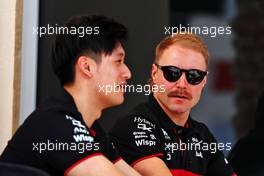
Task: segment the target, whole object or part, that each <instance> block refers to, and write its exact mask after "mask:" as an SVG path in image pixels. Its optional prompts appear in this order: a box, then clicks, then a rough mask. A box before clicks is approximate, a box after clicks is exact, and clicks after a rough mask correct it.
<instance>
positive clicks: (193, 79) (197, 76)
mask: <svg viewBox="0 0 264 176" xmlns="http://www.w3.org/2000/svg"><path fill="white" fill-rule="evenodd" d="M205 75H206V72H203V71H200V70H189V71H188V74H187V75H186V78H187V81H188V82H189V83H190V84H192V85H197V84H200V83H201V82H202V81H203V79H204V76H205Z"/></svg>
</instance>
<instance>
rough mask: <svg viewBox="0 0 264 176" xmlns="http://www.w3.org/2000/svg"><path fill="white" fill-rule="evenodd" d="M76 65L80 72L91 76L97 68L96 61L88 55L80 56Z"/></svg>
mask: <svg viewBox="0 0 264 176" xmlns="http://www.w3.org/2000/svg"><path fill="white" fill-rule="evenodd" d="M76 67H77V69H78V70H79V72H81V73H82V74H84V75H86V76H88V77H90V78H91V77H92V76H93V74H94V72H95V70H96V63H95V61H94V60H93V59H91V58H90V57H88V56H80V57H79V58H78V59H77V63H76Z"/></svg>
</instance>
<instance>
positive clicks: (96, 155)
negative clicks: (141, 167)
mask: <svg viewBox="0 0 264 176" xmlns="http://www.w3.org/2000/svg"><path fill="white" fill-rule="evenodd" d="M63 29H64V30H65V31H64V33H60V34H57V35H56V40H55V43H54V46H53V49H52V67H53V70H54V73H55V74H56V75H57V77H58V78H59V81H60V83H61V85H62V87H61V92H62V94H61V95H58V96H56V97H51V98H49V99H47V100H46V101H45V102H44V103H43V104H41V105H40V107H39V108H37V109H36V110H35V111H34V112H33V113H32V114H31V115H30V116H29V117H28V118H27V119H26V120H25V122H24V123H23V124H22V126H20V128H19V129H18V130H17V131H16V133H15V135H14V136H13V138H12V139H11V140H10V141H9V143H8V145H7V147H6V148H5V150H4V152H3V153H2V155H1V158H0V160H1V161H2V162H10V163H16V164H22V165H28V166H32V167H36V168H39V169H42V170H44V171H46V172H48V173H49V174H50V175H52V176H55V175H56V176H58V175H65V176H84V175H85V176H86V175H89V176H95V175H96V176H108V175H116V176H123V175H129V176H138V175H139V174H138V173H137V172H136V171H135V170H133V169H132V168H131V167H130V166H129V165H128V164H126V163H125V162H124V160H122V158H121V157H119V155H118V153H117V152H116V151H115V148H114V146H113V144H112V143H111V142H110V141H109V140H108V138H107V136H106V134H105V133H104V131H103V130H102V128H101V127H100V125H99V124H98V122H97V119H98V118H99V117H100V116H101V112H102V110H104V109H106V108H108V107H111V106H115V105H119V104H121V103H122V102H123V101H124V95H123V91H122V86H123V85H125V84H126V81H127V80H128V79H130V77H131V73H130V71H129V69H128V67H127V66H126V64H125V63H124V60H125V51H124V49H123V42H124V41H125V40H126V38H127V29H126V28H125V27H124V26H123V25H122V24H119V23H117V22H115V21H114V20H112V19H109V18H106V17H104V16H80V17H73V18H71V19H70V20H69V21H68V22H67V23H66V25H65V26H64V28H63ZM79 29H85V32H86V34H85V35H79V34H78V32H76V31H79ZM113 84H115V85H116V86H117V87H119V89H118V90H119V91H115V92H114V91H112V92H108V94H106V93H105V92H103V91H100V86H103V85H113Z"/></svg>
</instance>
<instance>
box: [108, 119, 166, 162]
mask: <svg viewBox="0 0 264 176" xmlns="http://www.w3.org/2000/svg"><path fill="white" fill-rule="evenodd" d="M110 137H111V139H112V141H113V142H114V144H115V146H116V148H117V150H118V152H119V153H120V155H121V156H122V158H123V159H124V160H125V161H126V162H128V163H129V164H130V165H132V166H133V165H135V164H136V163H137V162H139V161H141V160H143V159H146V158H150V157H154V156H157V157H161V156H162V155H163V153H162V143H161V138H160V135H159V132H158V127H157V125H156V124H155V123H154V122H152V121H151V120H149V119H148V118H146V117H143V116H128V117H125V118H122V119H121V120H119V121H118V122H117V123H116V124H115V125H114V127H113V128H112V130H111V131H110Z"/></svg>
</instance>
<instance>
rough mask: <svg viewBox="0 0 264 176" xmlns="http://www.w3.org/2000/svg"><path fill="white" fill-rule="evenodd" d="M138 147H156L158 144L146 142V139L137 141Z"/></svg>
mask: <svg viewBox="0 0 264 176" xmlns="http://www.w3.org/2000/svg"><path fill="white" fill-rule="evenodd" d="M135 142H136V145H137V146H143V145H144V146H150V147H151V146H154V145H156V142H155V141H151V140H145V139H141V140H136V141H135Z"/></svg>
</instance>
